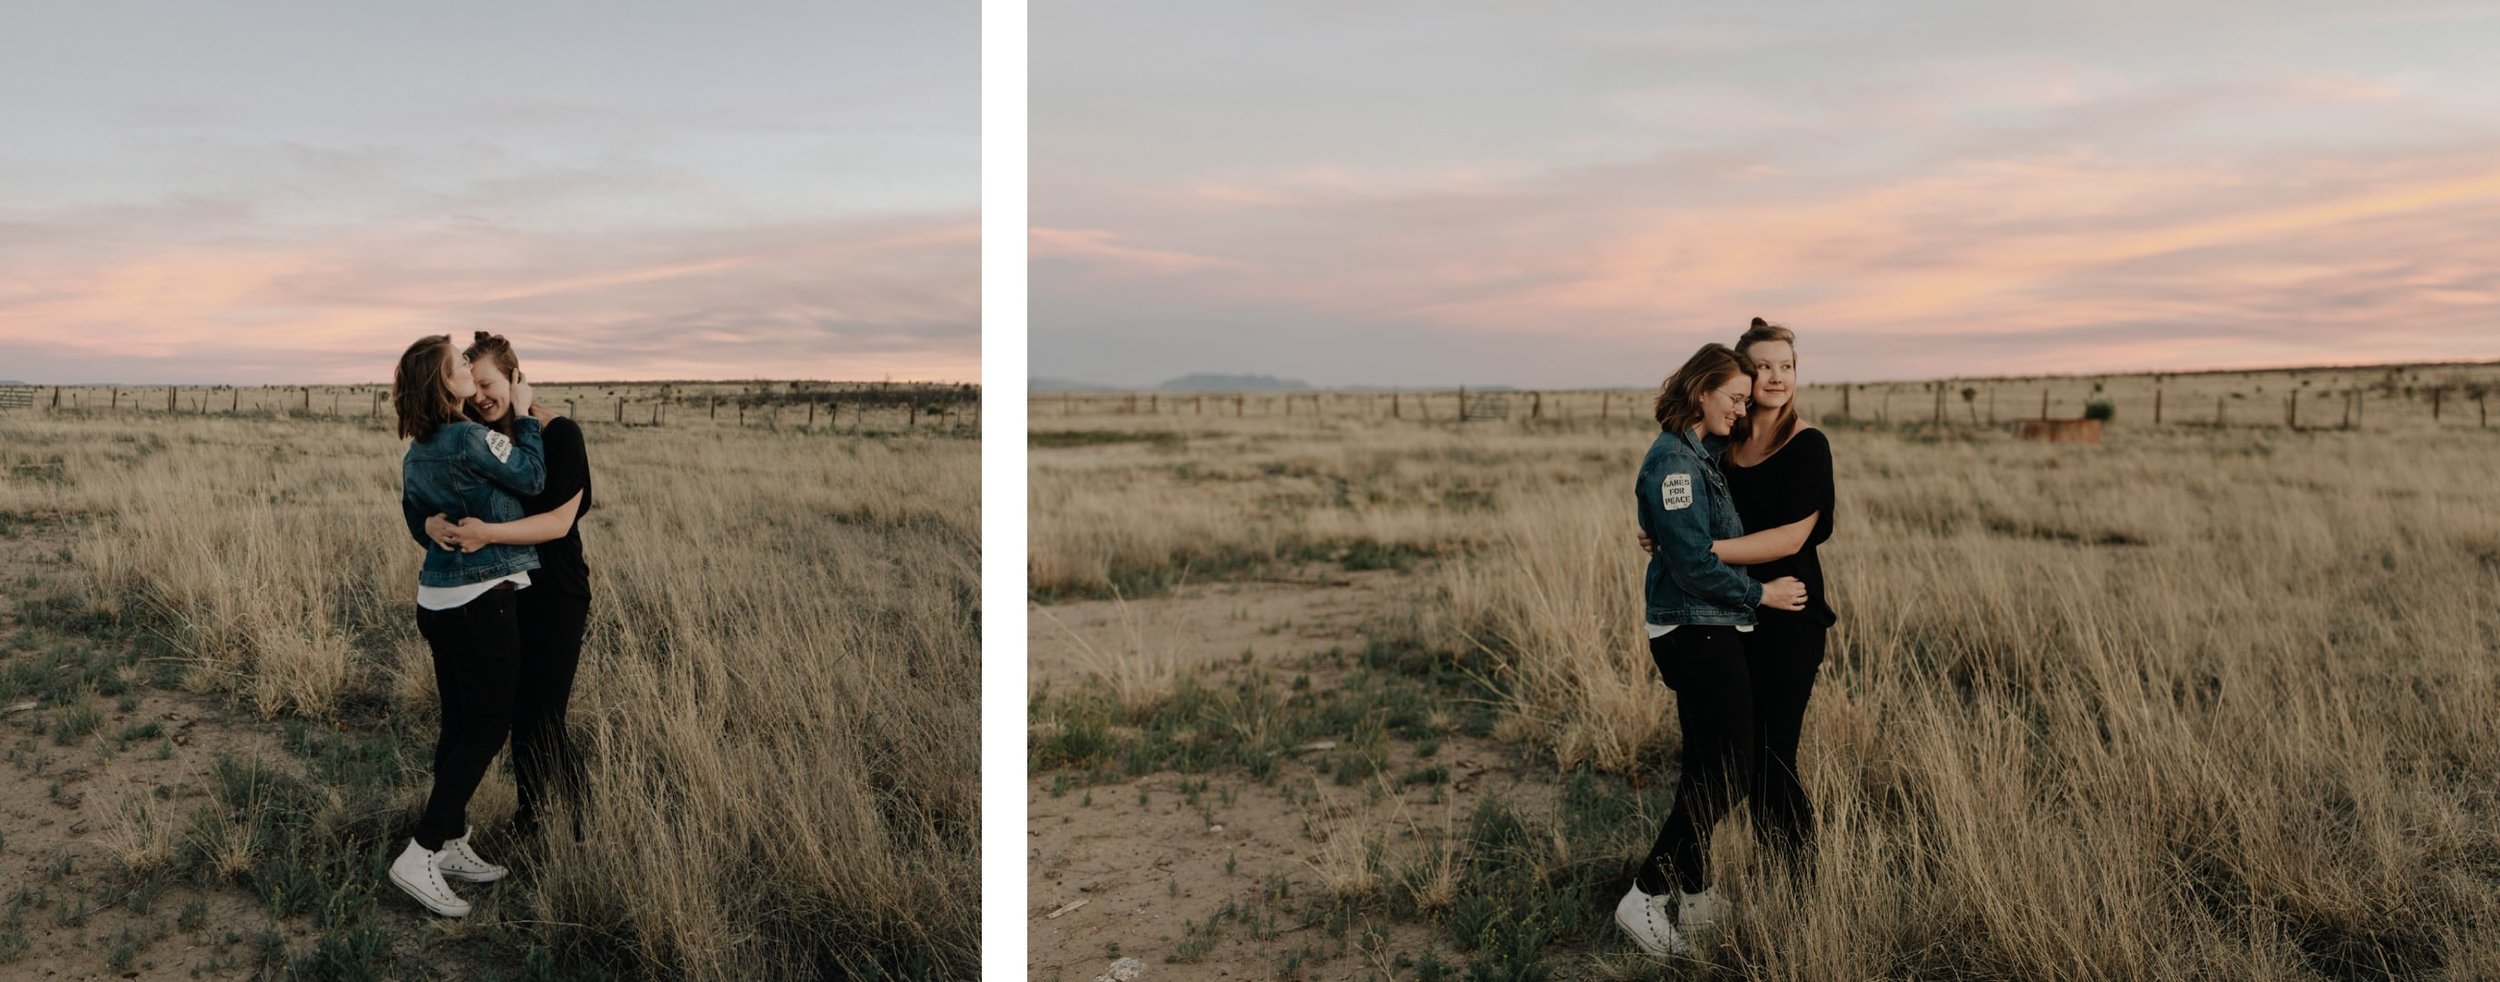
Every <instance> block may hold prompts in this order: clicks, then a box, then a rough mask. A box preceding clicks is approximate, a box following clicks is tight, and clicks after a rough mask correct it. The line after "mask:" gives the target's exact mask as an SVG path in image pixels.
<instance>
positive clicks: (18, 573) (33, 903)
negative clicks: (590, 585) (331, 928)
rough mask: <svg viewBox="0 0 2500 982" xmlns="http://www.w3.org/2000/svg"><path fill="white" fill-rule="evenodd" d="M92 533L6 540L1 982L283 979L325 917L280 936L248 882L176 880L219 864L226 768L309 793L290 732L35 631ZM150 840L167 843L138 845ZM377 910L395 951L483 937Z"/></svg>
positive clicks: (1, 658) (43, 629) (99, 646)
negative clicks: (401, 943) (200, 854)
mask: <svg viewBox="0 0 2500 982" xmlns="http://www.w3.org/2000/svg"><path fill="white" fill-rule="evenodd" d="M82 528H83V526H78V525H73V524H64V523H59V522H47V523H43V524H41V525H25V524H21V525H19V526H17V527H16V528H14V529H13V530H12V533H13V534H10V535H8V536H5V537H0V581H4V582H7V583H10V584H12V585H13V587H18V588H17V589H12V590H10V591H8V592H7V593H0V673H8V674H9V676H10V677H11V678H13V679H16V680H18V684H17V685H13V686H12V687H11V689H12V691H14V692H15V694H12V695H9V696H8V697H7V698H5V699H0V746H4V747H5V756H6V761H7V766H8V770H9V771H10V772H11V773H10V774H9V775H8V779H7V780H0V885H5V886H0V976H5V977H8V978H57V979H151V978H167V979H174V978H180V979H203V978H255V977H263V976H267V975H270V974H272V973H274V972H281V971H283V970H284V969H285V968H286V967H287V965H288V964H289V963H290V961H291V960H292V959H293V958H294V957H295V956H296V955H298V954H300V953H302V952H303V951H305V950H306V949H308V948H310V947H312V946H314V945H315V944H317V943H319V941H320V940H321V929H320V924H319V920H318V917H317V916H292V917H286V918H280V917H277V916H274V915H273V914H272V913H271V909H270V907H269V906H268V905H266V904H265V903H264V902H263V901H262V900H261V899H260V898H258V897H255V896H254V894H253V892H252V891H251V890H249V889H247V888H245V887H244V886H242V885H240V884H238V883H236V882H233V881H231V880H228V879H224V878H221V877H204V876H199V875H191V874H180V873H174V872H169V870H170V869H171V868H172V867H174V866H178V865H180V864H179V863H177V862H176V861H174V860H173V858H172V857H173V856H174V855H177V854H181V853H184V852H186V851H194V852H196V851H208V850H215V849H217V848H219V847H220V844H219V843H218V842H217V839H216V833H215V832H213V831H211V830H210V829H208V828H204V827H202V826H201V825H200V824H199V823H198V822H196V821H195V816H200V815H204V814H212V815H213V814H217V813H221V812H223V811H225V809H223V808H222V807H221V806H220V803H219V802H218V800H217V798H216V795H217V779H216V777H215V773H216V769H217V767H218V763H219V761H220V760H221V759H227V760H230V761H234V762H251V763H253V764H255V765H257V766H259V767H263V768H268V769H270V770H273V771H283V772H285V773H287V774H289V775H292V776H294V777H297V778H301V777H302V771H303V768H302V767H301V766H300V765H299V762H298V761H297V759H296V757H295V755H294V754H291V753H289V752H288V751H287V750H286V749H285V746H284V743H283V741H282V739H281V733H282V731H283V728H284V726H285V725H286V724H284V723H282V722H280V721H276V720H270V719H265V718H262V717H259V716H257V715H253V714H250V713H245V712H238V711H235V710H234V709H232V708H230V707H229V705H228V704H227V703H226V701H225V700H222V699H219V698H217V697H215V696H210V695H200V694H193V693H188V692H182V691H178V690H174V689H168V688H163V687H161V686H158V685H153V684H150V683H149V681H147V680H149V679H151V678H153V677H154V675H155V672H154V669H153V668H152V667H150V666H146V665H144V664H141V663H139V662H138V660H135V659H133V658H131V657H129V656H128V655H127V653H126V652H121V651H115V650H113V649H112V648H111V647H110V643H109V642H100V641H96V640H95V639H92V638H86V637H83V636H80V635H79V634H77V633H75V632H69V631H64V630H63V629H62V628H61V627H60V626H58V625H51V624H45V623H40V622H36V621H33V620H30V616H29V615H30V613H31V612H30V611H29V610H28V609H26V608H25V607H24V603H25V602H28V601H29V599H30V598H35V597H40V596H41V595H42V594H43V593H44V592H45V591H46V590H48V589H49V585H50V584H54V583H58V582H61V581H62V578H65V577H67V576H69V575H72V571H71V570H70V567H69V561H68V559H67V558H66V555H67V550H68V547H69V546H70V545H71V544H72V543H73V542H74V541H75V537H76V536H77V535H78V534H81V529H82ZM35 602H40V601H35ZM82 673H83V676H82ZM98 679H104V680H107V681H106V685H105V686H104V687H103V689H102V691H99V686H98V684H97V682H98ZM27 689H37V690H41V691H40V692H29V691H25V690H27ZM304 725H311V726H316V727H317V726H320V725H321V724H304ZM142 812H146V813H149V814H150V818H149V819H147V820H144V821H143V820H142V819H140V818H139V816H140V814H141V813H142ZM149 822H152V823H153V826H154V828H156V829H157V830H158V831H157V833H156V834H154V835H152V836H144V835H141V834H139V833H138V831H137V830H138V829H140V828H142V827H143V826H145V825H146V824H147V823H149ZM149 850H155V858H154V859H153V860H147V859H142V860H140V861H139V862H140V866H141V867H145V868H144V869H134V867H133V865H132V861H131V859H132V857H133V856H143V855H146V854H147V852H148V851H149ZM377 892H378V893H379V896H380V897H381V900H380V902H379V904H378V905H377V907H378V909H375V910H373V911H371V912H370V916H371V918H372V923H374V924H376V925H379V926H380V927H382V928H383V930H385V931H386V932H388V933H390V934H392V935H394V936H398V937H403V938H412V939H416V941H417V943H418V944H419V945H421V946H427V947H432V945H431V942H435V941H442V940H449V939H453V938H455V937H456V936H457V935H459V934H460V933H462V932H463V931H468V930H474V929H475V928H474V927H472V926H455V925H448V924H442V923H436V921H437V920H438V919H435V918H433V917H431V915H428V914H425V913H424V912H422V911H420V910H417V909H416V908H415V907H414V905H413V903H412V902H406V901H404V900H403V898H400V897H399V896H398V895H397V894H396V892H390V891H389V888H388V887H383V888H382V890H381V891H377ZM445 947H452V948H455V949H456V948H457V947H460V946H457V945H447V946H445ZM428 957H429V958H430V959H433V960H436V961H437V967H438V968H439V970H440V971H442V972H445V973H449V974H451V975H453V976H456V977H490V976H492V975H495V974H498V973H494V972H491V971H489V969H490V968H491V966H490V965H489V964H488V963H487V961H486V960H485V959H483V958H481V957H477V956H476V955H474V954H463V953H461V952H459V951H457V950H454V951H448V952H439V953H437V952H434V951H429V953H428Z"/></svg>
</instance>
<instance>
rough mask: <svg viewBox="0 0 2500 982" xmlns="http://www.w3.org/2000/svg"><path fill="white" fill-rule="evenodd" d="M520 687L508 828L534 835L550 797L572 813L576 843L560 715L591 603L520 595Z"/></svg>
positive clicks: (575, 778)
mask: <svg viewBox="0 0 2500 982" xmlns="http://www.w3.org/2000/svg"><path fill="white" fill-rule="evenodd" d="M520 613H521V651H522V652H523V654H524V656H525V657H524V658H523V659H522V662H521V673H520V685H519V691H518V694H517V696H516V698H515V700H514V702H513V709H512V777H513V785H514V786H515V788H516V790H518V791H519V793H520V798H521V805H520V808H519V810H518V811H516V812H514V813H513V817H512V825H513V828H514V830H516V831H518V832H520V833H522V834H524V835H528V834H533V833H536V832H537V831H538V819H539V815H540V813H541V812H542V810H543V809H544V807H545V806H546V804H547V799H548V797H549V795H551V794H552V795H554V796H556V797H557V798H558V799H560V800H561V801H562V802H563V803H564V805H565V806H566V807H565V808H564V811H565V813H566V814H567V815H571V816H572V821H571V825H572V832H573V837H574V838H576V839H579V838H581V818H580V815H579V812H580V808H579V807H578V805H579V804H580V801H581V798H580V792H581V786H582V762H581V757H580V756H579V755H578V754H576V753H575V752H574V750H573V741H572V739H571V738H570V737H569V736H567V735H566V733H565V727H564V714H565V711H566V709H567V708H568V707H569V706H570V705H571V703H572V701H573V673H574V669H575V668H576V667H578V666H579V665H580V664H581V657H582V630H583V628H584V627H585V626H587V625H588V624H589V622H590V598H588V597H578V596H572V595H569V594H565V593H561V592H559V591H557V590H555V589H552V588H547V587H532V588H530V589H527V590H523V591H521V601H520Z"/></svg>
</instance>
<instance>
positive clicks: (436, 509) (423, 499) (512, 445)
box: [399, 416, 547, 586]
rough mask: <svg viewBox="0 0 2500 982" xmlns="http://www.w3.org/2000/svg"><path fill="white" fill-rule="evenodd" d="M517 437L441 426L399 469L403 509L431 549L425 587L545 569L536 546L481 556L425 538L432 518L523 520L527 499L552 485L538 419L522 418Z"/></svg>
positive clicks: (411, 529) (475, 427)
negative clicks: (542, 567) (523, 503)
mask: <svg viewBox="0 0 2500 982" xmlns="http://www.w3.org/2000/svg"><path fill="white" fill-rule="evenodd" d="M514 422H515V424H516V425H515V426H514V430H513V434H514V435H513V436H511V437H505V436H504V435H503V434H501V433H497V432H495V431H494V430H490V429H487V428H486V427H485V426H482V425H480V424H477V423H472V422H469V421H467V420H462V421H460V422H457V423H450V424H446V425H443V426H440V427H437V428H435V430H434V434H433V435H432V436H429V437H426V438H425V439H422V440H418V441H415V442H413V443H410V444H409V445H408V454H407V456H405V457H402V458H400V463H399V487H400V492H399V509H400V511H401V513H402V514H403V515H404V517H406V518H407V520H408V534H409V535H410V536H411V537H413V538H415V539H416V540H417V544H418V545H421V546H424V547H425V550H426V551H425V567H424V569H422V570H420V571H418V573H417V582H418V583H419V584H421V585H424V586H466V585H468V584H471V583H483V582H486V581H487V580H492V579H498V578H501V577H505V576H510V575H512V574H514V573H518V572H521V571H523V570H532V569H537V568H538V550H537V549H536V548H533V547H531V546H507V545H487V546H483V547H480V548H479V549H478V551H476V552H461V551H460V550H458V549H445V548H443V547H442V546H441V545H440V544H439V543H436V542H435V541H434V540H433V539H431V538H428V537H427V536H426V534H425V520H426V518H428V517H429V516H432V515H434V514H436V513H441V514H443V515H445V516H448V517H449V518H450V519H451V520H452V521H455V522H457V521H459V520H461V519H463V518H468V517H470V516H476V517H478V518H483V519H485V520H487V521H489V522H509V521H515V520H517V519H519V518H521V517H522V511H521V501H520V496H522V495H531V494H537V493H538V492H539V491H540V490H541V489H542V488H544V487H545V486H546V483H547V464H546V459H545V455H544V452H543V443H542V441H541V439H540V436H539V429H538V420H536V419H533V418H531V417H528V416H522V417H520V418H519V419H517V420H515V421H514Z"/></svg>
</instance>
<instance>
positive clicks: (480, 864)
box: [435, 829, 508, 883]
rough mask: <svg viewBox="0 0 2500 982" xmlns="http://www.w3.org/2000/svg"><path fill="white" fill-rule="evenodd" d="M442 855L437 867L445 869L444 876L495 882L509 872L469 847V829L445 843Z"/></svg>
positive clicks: (462, 830)
mask: <svg viewBox="0 0 2500 982" xmlns="http://www.w3.org/2000/svg"><path fill="white" fill-rule="evenodd" d="M442 857H443V858H442V860H441V861H440V862H438V863H436V864H435V865H436V867H437V868H439V869H441V870H442V871H443V875H444V876H447V877H450V878H452V879H455V880H467V881H469V882H471V883H493V882H495V881H496V880H500V879H503V876H504V873H506V872H508V871H507V870H505V869H504V868H503V867H501V866H497V865H495V864H493V863H490V862H487V861H486V859H485V857H482V856H479V855H478V854H477V850H475V849H472V848H469V830H468V829H461V830H460V837H459V838H457V839H451V840H447V841H445V842H444V843H443V852H442Z"/></svg>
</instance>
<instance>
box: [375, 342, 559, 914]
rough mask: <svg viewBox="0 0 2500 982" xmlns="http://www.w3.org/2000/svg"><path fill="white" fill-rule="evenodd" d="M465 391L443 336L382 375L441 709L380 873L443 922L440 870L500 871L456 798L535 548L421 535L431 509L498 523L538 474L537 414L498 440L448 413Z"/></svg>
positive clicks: (477, 774)
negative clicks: (426, 773)
mask: <svg viewBox="0 0 2500 982" xmlns="http://www.w3.org/2000/svg"><path fill="white" fill-rule="evenodd" d="M476 394H477V382H476V381H475V379H473V378H472V377H471V376H470V374H469V364H468V359H467V358H465V357H463V356H462V355H461V353H460V351H459V349H457V348H454V347H452V344H451V338H450V337H449V336H446V335H435V336H433V337H428V338H424V339H421V340H419V341H418V342H417V343H415V344H412V345H409V346H408V350H407V352H406V353H404V354H402V355H400V357H399V370H398V372H397V374H396V375H395V376H394V377H393V378H392V381H391V404H392V406H393V408H394V409H396V410H397V412H398V416H399V434H400V435H401V436H405V437H409V438H411V439H412V440H413V441H414V442H413V443H411V444H409V447H408V453H407V455H406V456H405V457H403V458H401V461H400V481H401V487H400V499H399V506H400V512H401V515H402V517H403V518H405V519H406V521H407V524H408V534H409V536H410V537H412V538H414V539H416V541H417V543H418V544H419V545H422V546H424V547H425V548H426V553H425V565H424V566H423V568H422V569H421V570H420V571H419V572H418V574H417V630H418V632H419V633H421V634H423V635H424V636H425V641H426V645H427V646H428V647H429V648H431V649H432V650H433V654H434V683H435V689H436V690H437V691H438V692H439V693H440V695H441V700H442V714H443V716H442V730H441V735H440V736H439V737H438V738H437V740H436V742H435V744H434V788H433V791H432V792H431V793H430V794H428V795H427V797H426V801H425V813H424V814H423V815H422V816H421V817H420V818H419V819H418V821H417V829H416V834H415V835H414V836H413V837H412V838H411V839H410V841H409V843H408V848H407V849H406V850H405V851H402V852H401V853H400V855H399V858H398V859H396V860H394V861H393V862H392V863H391V870H390V877H391V882H392V883H394V884H397V885H398V886H399V888H400V889H402V890H405V891H407V892H408V894H409V895H410V896H412V897H415V898H416V899H417V902H418V903H421V904H424V905H425V907H426V909H427V910H431V911H433V912H435V913H437V914H441V915H443V916H446V917H462V916H465V915H467V914H468V912H469V903H468V901H465V900H462V899H460V896H459V895H458V894H455V893H453V892H452V891H451V887H450V885H449V884H448V883H446V882H444V878H445V877H450V878H452V879H458V880H466V881H469V882H472V883H489V882H493V881H495V880H499V879H502V878H503V876H504V868H503V867H501V866H497V865H495V864H493V863H489V862H487V861H486V860H485V859H484V858H482V857H480V856H479V855H478V854H477V850H475V849H474V848H471V847H470V845H469V828H468V820H467V812H468V805H469V796H470V795H471V794H473V793H475V792H476V791H477V785H478V782H479V780H480V779H482V778H484V777H485V776H486V768H487V767H488V765H490V764H492V763H494V760H495V754H496V753H497V752H499V751H501V750H502V749H503V743H504V738H505V736H507V735H508V734H509V733H510V731H511V729H512V701H513V693H514V690H515V686H516V684H517V679H518V675H517V672H518V669H519V661H520V659H519V643H520V642H519V627H518V622H517V620H516V618H515V615H514V602H513V598H514V595H515V594H516V593H517V592H518V591H520V590H521V589H524V588H526V587H528V586H529V582H530V579H529V571H530V570H533V569H537V568H538V553H537V551H536V550H534V549H532V548H530V547H529V546H512V545H490V546H486V547H484V548H480V549H478V550H476V551H474V552H463V551H461V550H459V549H456V548H443V547H441V546H440V545H439V544H438V543H436V542H435V541H434V540H433V539H431V538H429V537H427V535H426V533H425V518H426V516H428V515H433V514H436V513H442V514H446V515H452V516H457V517H463V518H465V517H470V516H477V517H481V518H485V519H487V520H488V521H494V522H509V521H512V520H514V519H517V518H520V517H521V503H520V496H522V495H530V494H536V493H538V491H539V489H540V487H541V486H542V485H543V484H544V483H545V481H546V479H547V474H546V466H545V463H544V460H543V456H542V453H543V451H542V444H541V441H540V435H539V424H538V421H537V420H535V419H530V418H526V417H524V418H522V419H521V420H519V421H518V423H517V425H516V426H515V427H514V429H513V434H512V435H511V436H508V437H507V436H505V435H503V434H502V433H498V432H495V431H493V430H490V429H488V428H486V427H484V426H481V425H479V424H477V423H475V422H472V421H470V420H468V419H467V418H465V417H464V416H463V415H462V407H463V406H464V405H466V403H467V401H468V400H469V399H470V398H471V397H473V396H475V395H476ZM512 400H513V402H514V403H515V404H516V405H518V406H521V407H524V408H526V407H527V406H528V405H529V404H530V392H529V386H528V385H527V384H526V383H522V384H517V385H515V386H514V388H513V394H512Z"/></svg>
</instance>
